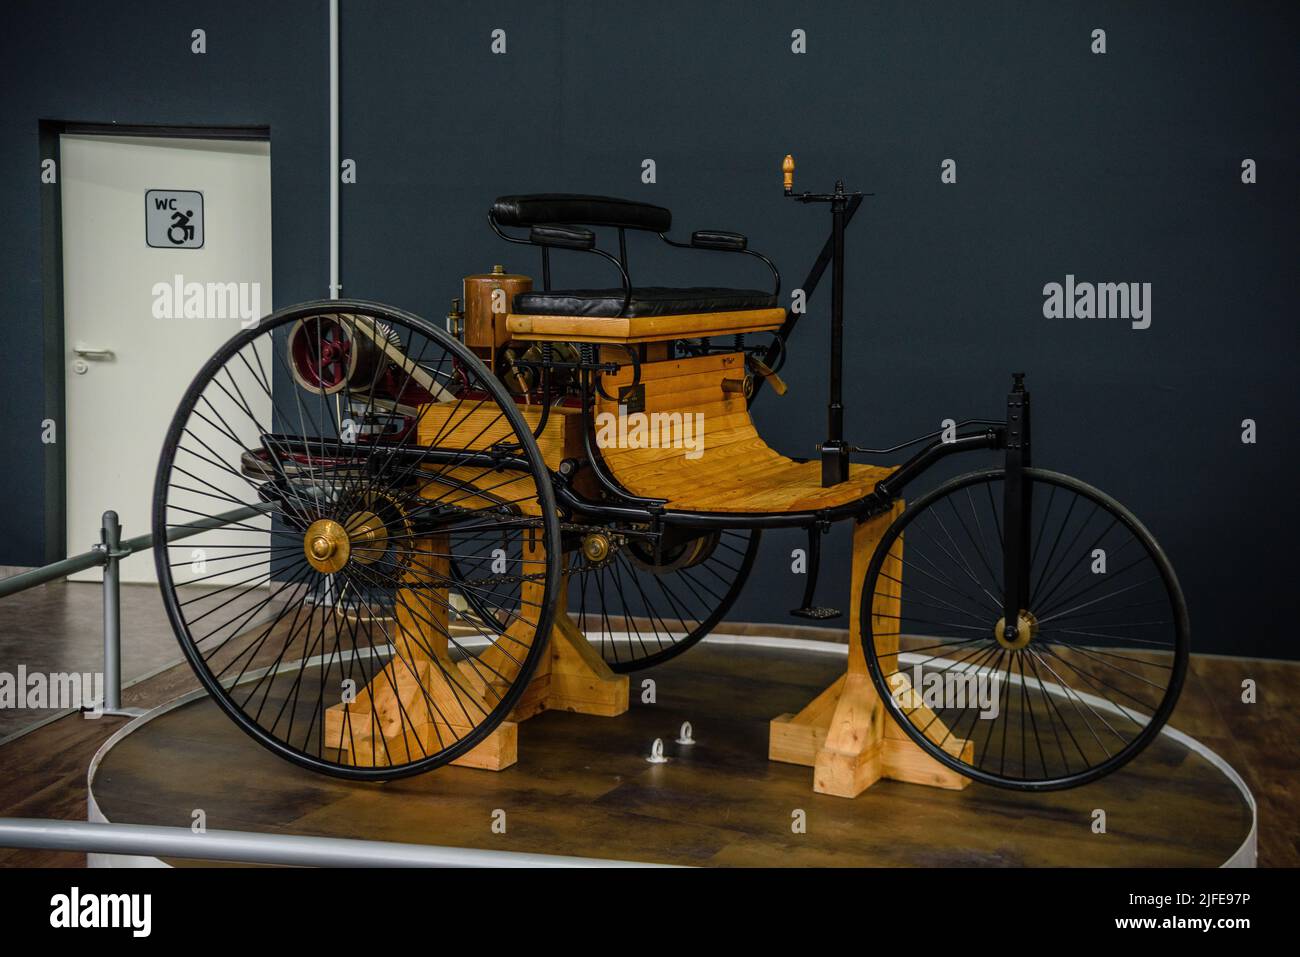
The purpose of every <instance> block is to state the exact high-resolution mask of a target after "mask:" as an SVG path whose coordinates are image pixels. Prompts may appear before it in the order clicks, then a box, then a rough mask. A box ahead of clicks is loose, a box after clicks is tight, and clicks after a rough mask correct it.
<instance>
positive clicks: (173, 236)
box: [167, 209, 194, 246]
mask: <svg viewBox="0 0 1300 957" xmlns="http://www.w3.org/2000/svg"><path fill="white" fill-rule="evenodd" d="M193 215H194V210H192V209H187V210H185V212H183V213H182V212H181V211H180V210H179V209H178V210H176V212H174V213H172V224H171V225H170V226H169V227H167V240H168V242H170V243H171V244H172V245H174V246H180V245H182V244H184V243H186V242H189V241H190V240H192V239H193V238H194V227H193V226H192V225H190V217H191V216H193ZM178 237H179V238H178Z"/></svg>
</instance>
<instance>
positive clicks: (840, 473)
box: [822, 180, 849, 488]
mask: <svg viewBox="0 0 1300 957" xmlns="http://www.w3.org/2000/svg"><path fill="white" fill-rule="evenodd" d="M848 199H849V198H848V196H847V195H845V193H844V182H843V181H842V180H836V181H835V193H834V195H833V196H832V198H831V370H830V372H831V374H830V400H829V401H828V403H827V405H826V441H825V442H823V443H822V487H823V488H829V487H830V486H832V485H838V484H839V483H840V482H843V481H845V480H846V479H847V478H848V477H849V447H848V446H847V445H846V444H845V442H844V211H845V210H846V209H847V208H848Z"/></svg>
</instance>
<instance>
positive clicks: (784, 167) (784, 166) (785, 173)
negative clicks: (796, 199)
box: [781, 153, 794, 196]
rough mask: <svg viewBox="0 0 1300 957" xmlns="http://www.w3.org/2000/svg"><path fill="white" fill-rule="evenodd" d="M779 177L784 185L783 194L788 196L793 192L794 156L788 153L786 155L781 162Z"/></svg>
mask: <svg viewBox="0 0 1300 957" xmlns="http://www.w3.org/2000/svg"><path fill="white" fill-rule="evenodd" d="M781 177H782V179H783V181H784V185H785V194H786V195H787V196H789V195H790V194H791V193H792V192H794V156H792V155H791V154H790V153H786V154H785V159H784V160H782V161H781Z"/></svg>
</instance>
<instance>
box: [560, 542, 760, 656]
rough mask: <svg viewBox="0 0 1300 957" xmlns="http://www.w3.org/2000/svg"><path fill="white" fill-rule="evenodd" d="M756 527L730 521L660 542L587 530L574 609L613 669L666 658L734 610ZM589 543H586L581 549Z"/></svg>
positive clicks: (573, 584)
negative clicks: (596, 543) (594, 546)
mask: <svg viewBox="0 0 1300 957" xmlns="http://www.w3.org/2000/svg"><path fill="white" fill-rule="evenodd" d="M760 535H761V533H760V532H759V531H758V530H757V529H745V528H727V529H720V530H717V531H711V532H705V533H703V534H700V535H697V536H683V537H682V538H681V540H679V541H677V542H675V543H671V544H668V545H666V546H663V547H661V548H660V549H659V550H658V551H657V552H656V549H655V547H654V545H653V544H652V543H651V542H650V541H649V540H648V539H645V538H638V537H637V536H636V535H635V534H631V535H622V536H620V535H619V534H618V530H617V529H613V530H611V531H610V532H609V533H599V534H597V535H594V536H593V535H588V536H584V545H586V546H588V548H589V547H590V544H591V542H592V540H593V539H598V540H604V541H606V542H609V543H610V545H611V547H609V548H603V547H602V549H601V551H600V552H597V553H594V554H592V553H585V554H582V556H581V558H580V559H579V561H578V562H577V564H576V565H575V566H574V570H573V574H572V575H571V576H570V579H569V613H570V614H571V615H572V616H573V618H574V620H575V622H576V623H577V625H578V630H579V631H581V632H582V633H583V634H585V635H586V636H587V640H588V641H590V642H591V643H592V645H593V646H594V647H595V648H596V649H597V650H598V651H599V652H600V654H601V656H602V657H604V659H605V661H606V662H607V663H608V664H609V667H610V669H611V670H612V671H616V672H624V673H625V672H630V671H639V670H641V669H643V668H653V667H654V666H656V665H661V664H663V663H664V662H666V661H669V660H671V659H672V658H675V657H677V656H678V655H680V654H681V653H682V652H684V651H686V650H687V649H688V648H690V647H691V646H693V645H694V644H696V643H697V642H698V641H699V640H700V639H701V638H703V637H704V636H705V635H707V634H708V633H709V632H710V631H712V630H713V627H714V626H715V625H716V624H717V623H718V622H719V621H721V620H722V618H723V616H724V615H726V613H727V611H728V610H730V608H731V606H732V604H733V603H734V602H735V600H736V597H737V596H738V595H739V594H740V590H741V588H743V587H744V584H745V580H746V579H747V578H748V577H749V571H750V569H751V568H752V567H753V565H754V557H755V555H757V554H758V543H759V538H760ZM582 551H584V552H585V551H586V549H584V550H582Z"/></svg>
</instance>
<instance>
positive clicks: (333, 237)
mask: <svg viewBox="0 0 1300 957" xmlns="http://www.w3.org/2000/svg"><path fill="white" fill-rule="evenodd" d="M329 20H330V29H329V35H330V53H329V59H330V67H329V69H330V75H329V87H330V89H329V94H330V117H329V125H330V178H329V184H330V199H329V202H330V227H329V228H330V298H331V299H337V298H338V297H339V290H341V289H342V288H343V286H342V285H341V284H340V282H339V175H340V170H339V2H338V0H330V8H329Z"/></svg>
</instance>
